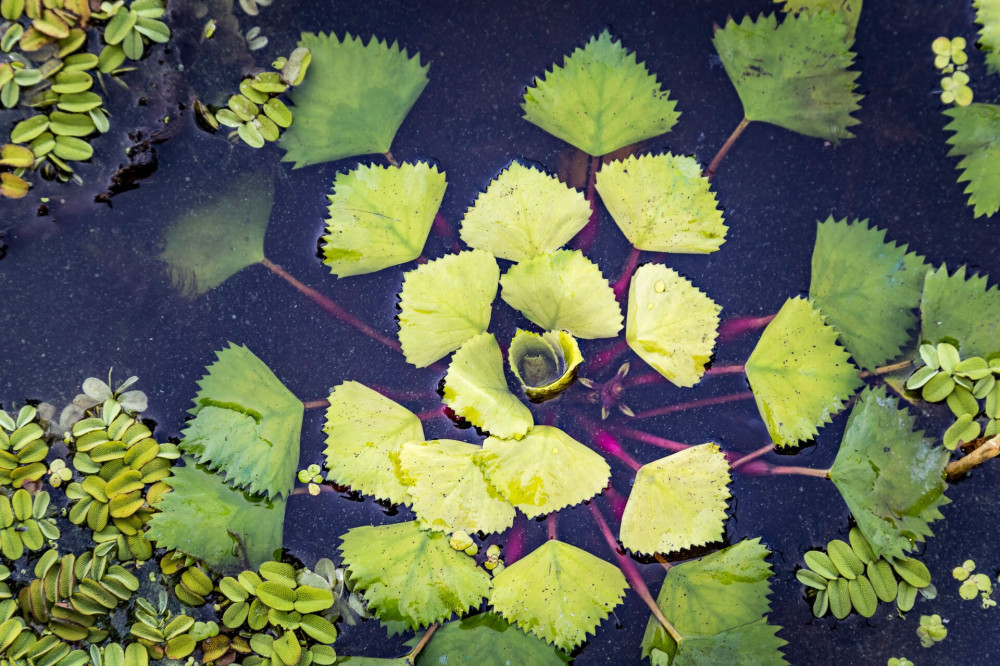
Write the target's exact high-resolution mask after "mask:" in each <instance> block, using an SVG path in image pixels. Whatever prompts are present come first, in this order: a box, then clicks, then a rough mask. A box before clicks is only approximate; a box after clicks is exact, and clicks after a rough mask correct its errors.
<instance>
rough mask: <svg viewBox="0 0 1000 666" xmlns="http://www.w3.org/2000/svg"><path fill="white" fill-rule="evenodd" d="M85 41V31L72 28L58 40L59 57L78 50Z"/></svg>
mask: <svg viewBox="0 0 1000 666" xmlns="http://www.w3.org/2000/svg"><path fill="white" fill-rule="evenodd" d="M86 43H87V33H86V32H85V31H84V30H82V29H81V28H73V29H72V30H70V31H69V35H67V36H66V37H64V38H63V39H60V40H59V54H58V55H59V57H60V58H65V57H66V56H68V55H69V54H71V53H74V52H75V51H78V50H80V48H81V47H82V46H83V45H84V44H86Z"/></svg>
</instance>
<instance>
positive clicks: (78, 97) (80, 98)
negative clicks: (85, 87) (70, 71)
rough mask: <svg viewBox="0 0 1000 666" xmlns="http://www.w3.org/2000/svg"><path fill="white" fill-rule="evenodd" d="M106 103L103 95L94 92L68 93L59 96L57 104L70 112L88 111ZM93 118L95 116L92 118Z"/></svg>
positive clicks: (61, 108)
mask: <svg viewBox="0 0 1000 666" xmlns="http://www.w3.org/2000/svg"><path fill="white" fill-rule="evenodd" d="M103 103H104V100H102V99H101V96H100V95H98V94H97V93H93V92H82V93H67V94H64V95H60V96H59V101H58V102H56V106H57V107H59V109H60V110H62V111H66V112H68V113H86V112H87V111H90V110H92V109H96V108H98V107H100V106H101V104H103ZM92 119H93V118H92Z"/></svg>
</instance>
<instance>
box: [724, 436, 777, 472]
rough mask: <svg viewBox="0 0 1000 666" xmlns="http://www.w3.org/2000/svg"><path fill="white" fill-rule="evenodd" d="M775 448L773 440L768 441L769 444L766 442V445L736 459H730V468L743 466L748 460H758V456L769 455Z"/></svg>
mask: <svg viewBox="0 0 1000 666" xmlns="http://www.w3.org/2000/svg"><path fill="white" fill-rule="evenodd" d="M773 450H774V444H773V443H772V442H768V443H767V444H765V445H764V446H762V447H760V448H759V449H757V450H756V451H753V452H751V453H748V454H746V455H745V456H740V457H738V458H736V459H730V461H729V468H730V469H736V468H737V467H741V466H743V465H746V464H747V463H748V462H751V461H753V460H756V459H757V458H760V457H761V456H764V455H767V454H768V453H770V452H771V451H773ZM733 454H734V455H735V452H733Z"/></svg>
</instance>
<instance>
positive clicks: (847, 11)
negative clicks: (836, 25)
mask: <svg viewBox="0 0 1000 666" xmlns="http://www.w3.org/2000/svg"><path fill="white" fill-rule="evenodd" d="M775 2H781V3H782V4H783V5H784V6H783V7H782V10H784V11H785V12H788V13H790V14H800V13H802V12H809V13H811V14H818V13H820V12H833V13H839V14H840V16H841V20H842V21H844V23H846V24H847V38H848V39H852V40H853V39H854V33H855V31H856V30H857V29H858V20H859V19H860V18H861V5H862V4H863V0H775Z"/></svg>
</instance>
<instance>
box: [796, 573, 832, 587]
mask: <svg viewBox="0 0 1000 666" xmlns="http://www.w3.org/2000/svg"><path fill="white" fill-rule="evenodd" d="M795 577H796V578H797V579H798V581H799V582H800V583H802V584H803V585H806V586H807V587H813V588H816V589H817V590H825V589H826V588H827V587H828V586H829V584H830V581H829V580H827V579H826V578H824V577H823V576H820V575H819V574H818V573H815V572H813V571H810V570H809V569H799V570H798V571H796V572H795Z"/></svg>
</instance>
